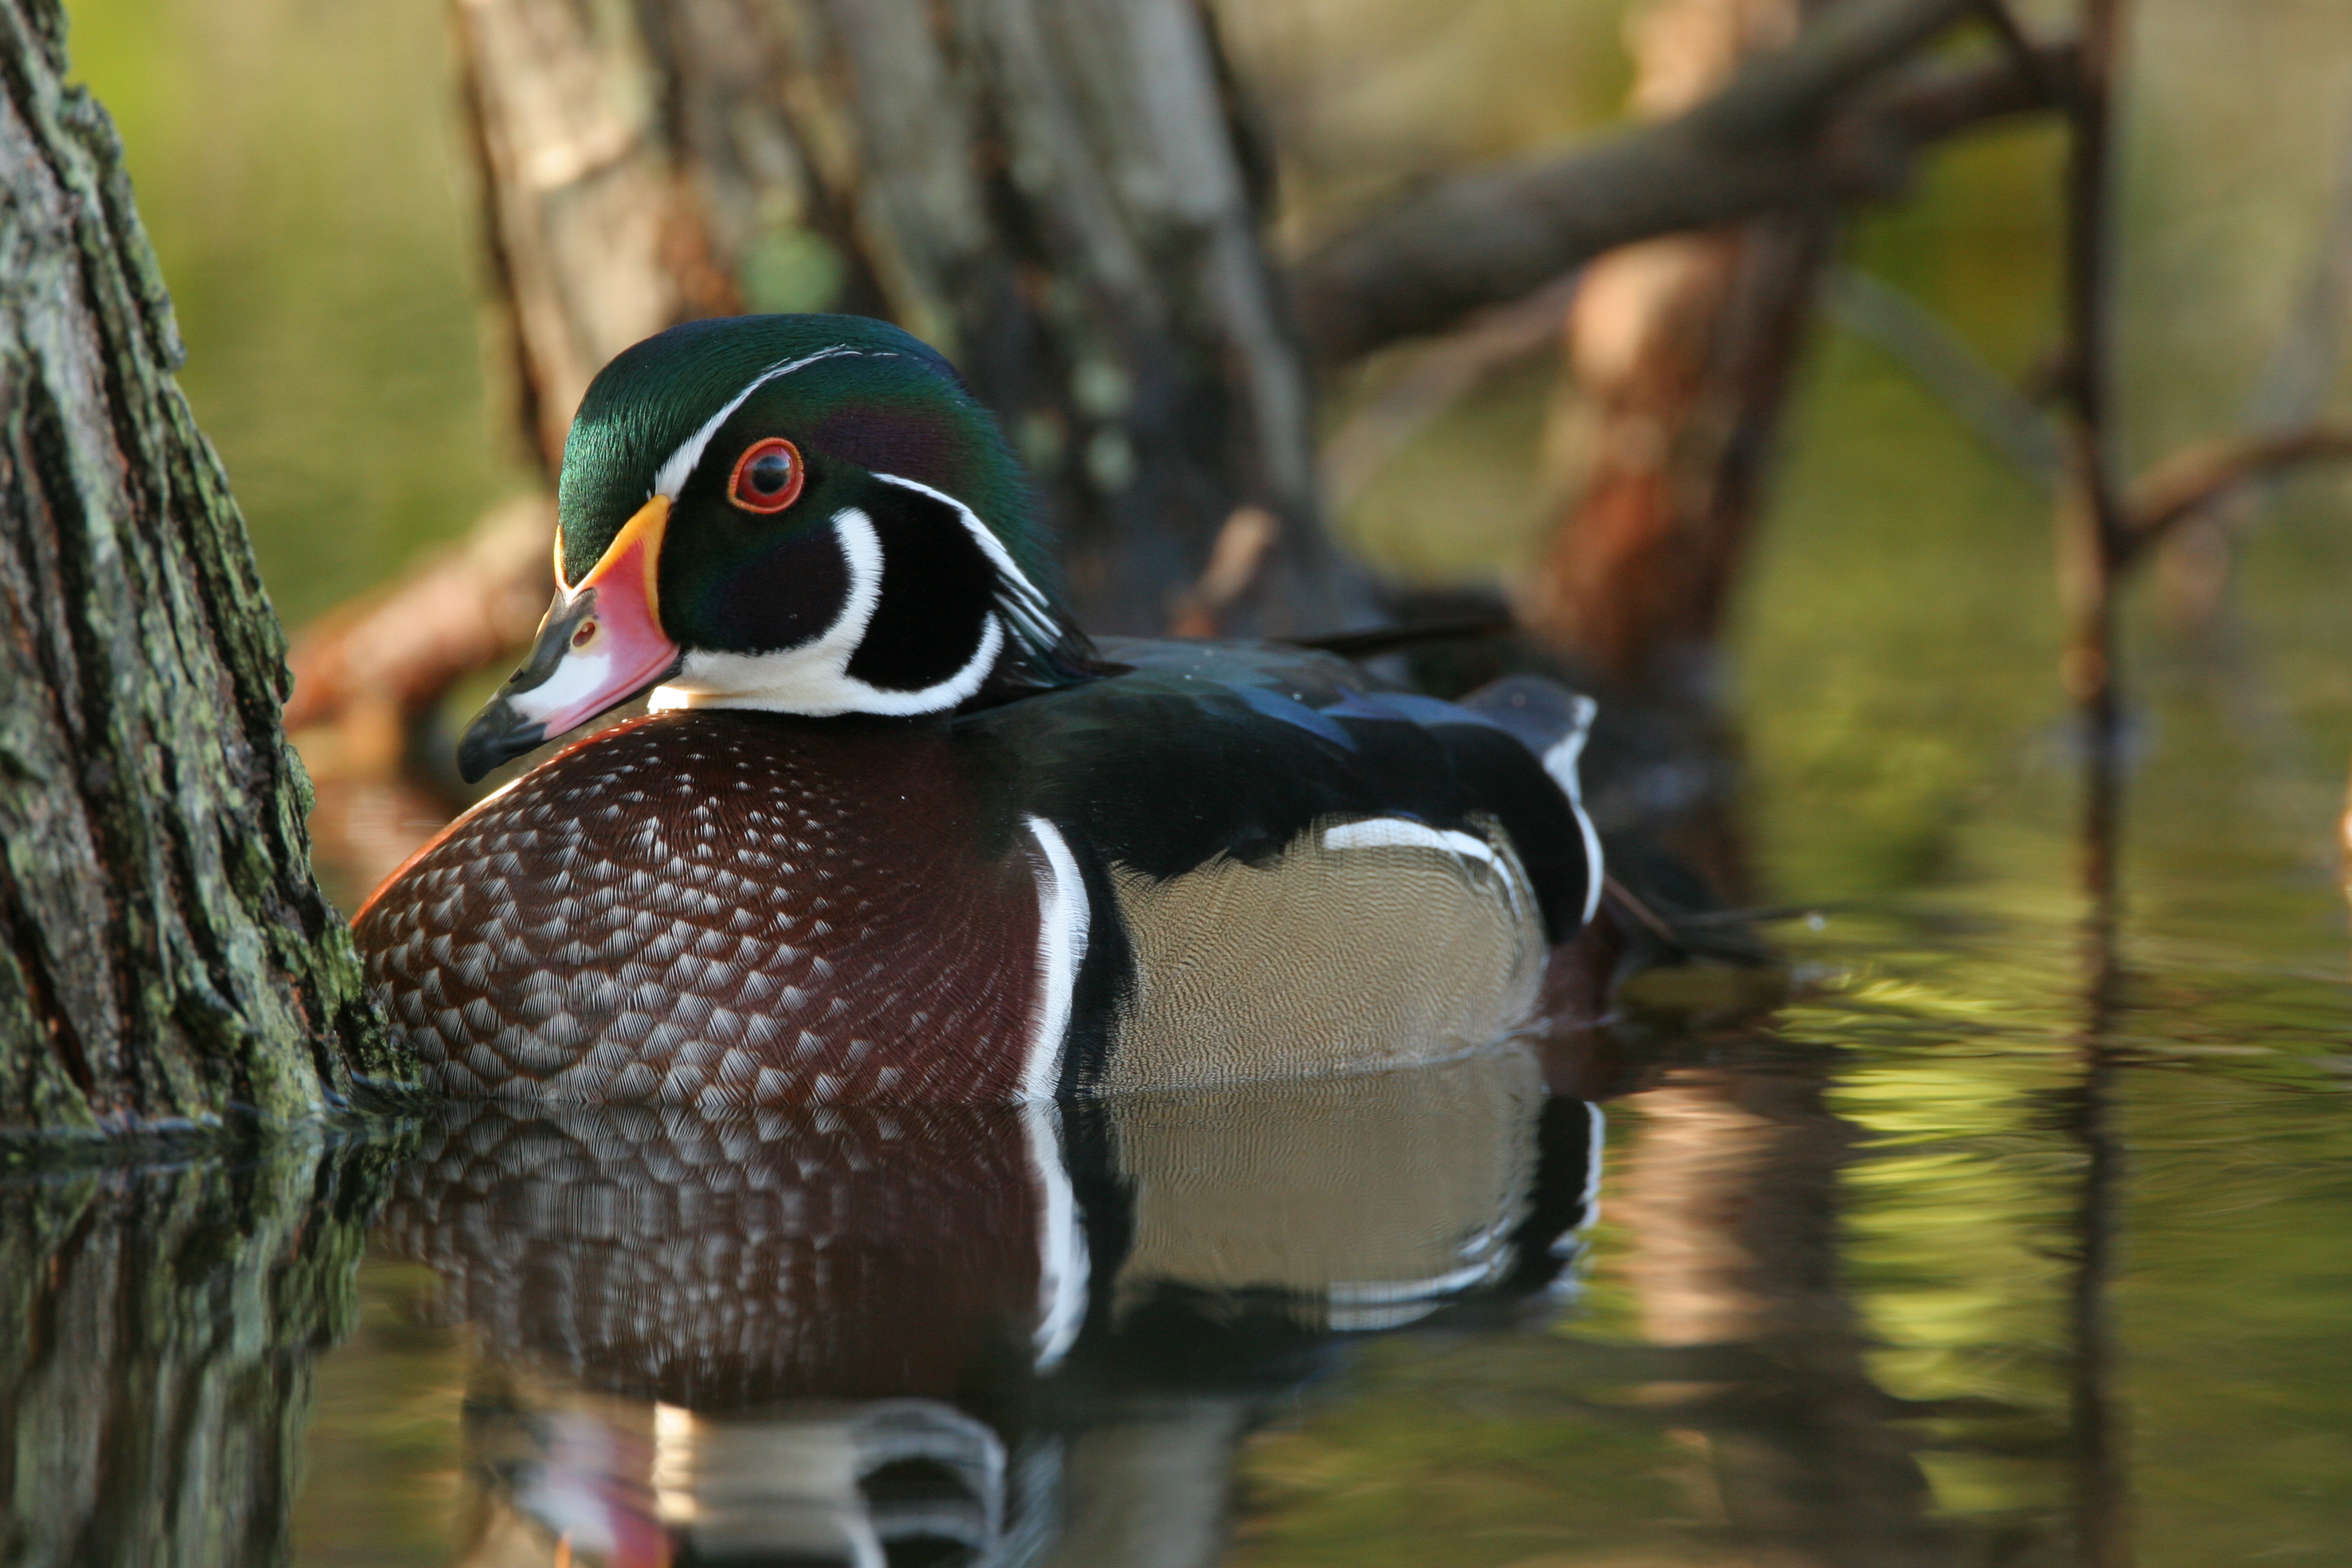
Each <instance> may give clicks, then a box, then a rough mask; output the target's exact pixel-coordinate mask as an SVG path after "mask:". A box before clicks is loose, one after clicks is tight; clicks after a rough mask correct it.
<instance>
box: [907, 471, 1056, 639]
mask: <svg viewBox="0 0 2352 1568" xmlns="http://www.w3.org/2000/svg"><path fill="white" fill-rule="evenodd" d="M874 477H875V478H876V479H880V480H881V481H882V482H883V483H884V484H887V485H897V486H898V488H899V489H907V490H912V491H914V492H915V493H916V494H917V495H924V496H929V497H930V498H931V499H932V500H935V501H939V502H940V503H942V504H944V505H945V506H947V507H949V508H950V509H951V510H953V511H954V512H955V514H956V516H957V517H958V518H959V519H961V521H962V522H963V526H964V531H965V532H967V533H969V534H971V538H972V542H973V543H975V544H977V545H979V546H980V549H981V553H982V554H983V555H985V556H987V557H988V559H989V563H990V564H991V565H993V566H994V567H995V568H996V574H997V576H998V577H999V578H1000V579H1002V580H1003V584H1004V594H1003V605H1004V608H1005V610H1006V612H1007V613H1008V614H1009V615H1011V616H1013V619H1014V620H1015V621H1016V622H1018V623H1019V629H1020V630H1021V631H1022V632H1024V634H1026V635H1027V637H1029V639H1030V640H1031V641H1032V642H1034V643H1037V644H1039V645H1040V646H1042V647H1051V646H1052V645H1053V644H1054V643H1055V642H1057V641H1059V640H1060V638H1061V635H1062V633H1061V628H1060V627H1059V626H1055V624H1054V614H1053V610H1052V609H1051V607H1050V606H1049V605H1048V604H1047V601H1046V598H1045V595H1044V594H1042V593H1040V592H1038V589H1037V584H1034V583H1032V582H1031V581H1029V577H1028V574H1026V573H1024V572H1023V571H1022V570H1021V568H1020V566H1019V565H1018V564H1017V563H1014V561H1013V552H1011V551H1009V550H1007V549H1005V548H1004V541H1003V540H1001V539H999V538H997V537H996V533H995V531H994V530H992V529H991V528H990V527H989V526H988V524H986V523H984V522H982V521H980V514H979V513H978V512H975V511H973V510H971V508H970V507H968V506H966V505H964V504H963V502H961V501H960V500H956V498H955V497H953V496H951V495H949V494H948V493H947V492H946V491H944V490H935V489H932V488H931V487H930V486H929V485H927V484H923V483H921V482H920V481H919V480H916V479H900V478H899V477H898V475H896V474H877V475H875V476H874Z"/></svg>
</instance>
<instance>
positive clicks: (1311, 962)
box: [354, 316, 1601, 1110]
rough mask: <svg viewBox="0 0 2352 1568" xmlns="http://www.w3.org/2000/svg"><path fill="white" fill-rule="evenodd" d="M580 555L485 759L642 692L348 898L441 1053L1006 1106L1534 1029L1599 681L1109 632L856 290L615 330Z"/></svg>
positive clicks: (511, 1086)
mask: <svg viewBox="0 0 2352 1568" xmlns="http://www.w3.org/2000/svg"><path fill="white" fill-rule="evenodd" d="M555 565H556V577H557V584H558V591H557V595H556V598H555V602H554V604H553V605H552V607H551V609H550V610H549V612H548V615H547V618H546V620H545V622H544V623H543V624H542V626H541V630H540V633H539V636H538V638H537V641H536V643H535V644H534V646H533V647H532V648H531V650H530V655H529V657H528V658H527V660H526V662H525V663H524V664H523V666H522V667H521V668H520V669H518V670H516V671H515V672H514V675H513V677H512V679H509V681H508V682H507V683H506V685H505V686H504V687H503V688H502V689H500V690H499V693H498V695H497V696H496V697H495V698H494V699H493V700H491V702H490V703H489V705H488V707H487V708H485V709H484V710H483V711H482V712H481V714H480V715H479V716H478V717H477V718H476V719H475V721H473V723H472V724H471V726H470V727H469V728H468V729H467V731H466V734H465V735H464V737H463V739H462V741H461V743H460V746H459V759H460V763H461V766H462V768H463V770H464V771H465V773H467V777H469V778H478V777H480V776H481V775H482V774H483V773H486V772H488V770H489V769H490V768H492V767H494V766H496V765H498V764H499V763H501V762H505V761H509V760H511V759H513V758H515V757H519V756H520V755H522V754H524V753H526V752H530V751H531V750H532V749H534V748H536V747H538V746H539V745H541V743H542V742H545V741H546V740H547V739H548V738H550V737H552V736H556V735H560V734H562V732H563V731H566V730H569V729H571V728H572V727H573V726H576V725H579V724H581V723H583V721H587V720H590V719H592V718H593V717H594V716H596V715H597V714H600V713H602V712H604V711H606V710H610V709H612V708H614V707H616V706H618V705H620V704H622V703H624V702H626V701H628V700H632V699H634V698H635V697H637V696H639V695H641V694H644V693H646V691H647V689H651V699H650V703H649V708H650V711H649V712H648V713H647V715H646V717H644V718H642V719H638V720H635V721H629V722H626V723H623V724H620V725H617V726H614V727H613V728H611V729H607V730H605V731H602V732H599V733H597V734H595V735H593V736H592V737H591V738H589V739H587V740H585V741H583V742H580V743H578V744H576V745H574V746H572V747H571V748H570V749H569V750H566V751H564V752H561V753H559V754H558V755H556V756H555V757H554V758H553V759H552V760H551V761H549V762H547V763H543V764H541V766H539V767H538V768H536V769H535V770H533V771H531V772H530V773H527V774H525V775H524V776H523V777H522V778H521V779H520V780H519V781H517V782H516V783H514V784H510V785H509V786H507V787H506V788H505V789H503V790H500V791H499V792H498V793H496V794H494V795H491V796H490V797H489V798H488V799H486V800H484V801H483V802H482V803H481V804H479V805H477V806H476V807H474V808H473V809H472V810H471V811H469V812H467V814H466V815H465V816H461V817H459V818H458V819H457V821H456V822H454V823H452V824H451V825H450V826H448V828H447V829H446V830H445V831H444V832H443V833H442V834H441V835H440V836H439V837H437V838H436V839H435V840H434V841H433V842H431V843H430V844H428V845H426V846H425V847H424V848H423V849H421V850H420V851H418V852H417V854H416V855H415V857H413V858H411V859H410V861H409V862H408V863H407V864H406V865H405V866H404V867H403V868H401V869H400V870H399V871H397V872H395V873H394V875H393V876H392V877H391V878H390V879H387V880H386V881H385V883H384V884H383V886H382V887H381V888H379V889H377V890H376V891H375V892H374V894H373V895H372V896H371V897H370V898H369V900H367V902H366V903H365V904H364V905H363V906H362V909H361V910H360V912H359V915H358V917H357V919H356V921H355V922H354V925H355V930H356V934H357V937H358V940H359V944H360V947H361V950H362V954H363V956H364V959H365V962H366V965H367V972H368V975H369V978H370V981H371V983H372V984H373V986H374V987H375V988H376V990H377V993H378V994H379V995H380V996H381V998H382V999H383V1003H384V1005H385V1006H386V1008H387V1010H388V1011H389V1013H390V1015H391V1016H392V1018H393V1019H394V1023H395V1025H396V1026H397V1027H398V1028H399V1029H400V1030H402V1031H403V1032H404V1034H405V1036H406V1037H407V1038H408V1040H409V1041H410V1042H411V1043H412V1044H413V1045H414V1046H415V1048H416V1050H417V1051H418V1053H419V1054H420V1057H421V1058H422V1060H423V1062H424V1064H425V1070H426V1072H427V1074H428V1075H429V1077H430V1078H431V1079H433V1080H434V1081H435V1082H436V1083H437V1084H438V1086H439V1087H440V1088H441V1089H444V1090H445V1091H446V1092H447V1093H450V1094H452V1095H457V1096H499V1097H509V1098H545V1099H552V1100H592V1101H616V1102H666V1103H680V1104H692V1105H695V1106H697V1107H699V1108H701V1109H703V1110H720V1109H741V1108H756V1107H766V1106H778V1105H809V1104H826V1103H853V1102H862V1103H886V1102H893V1101H897V1102H928V1103H949V1102H952V1103H975V1102H1007V1101H1024V1100H1049V1099H1055V1098H1068V1097H1075V1096H1083V1095H1087V1094H1091V1093H1096V1092H1100V1091H1105V1090H1113V1089H1141V1088H1168V1087H1177V1086H1185V1085H1198V1084H1209V1083H1221V1082H1233V1081H1241V1080H1248V1079H1271V1078H1284V1077H1300V1076H1316V1075H1320V1074H1325V1073H1332V1072H1345V1071H1360V1070H1367V1069H1372V1068H1382V1067H1388V1066H1394V1065H1399V1064H1402V1063H1406V1062H1412V1061H1419V1060H1426V1059H1432V1058H1439V1057H1443V1056H1444V1055H1447V1054H1456V1053H1459V1052H1460V1051H1462V1050H1464V1049H1465V1048H1475V1047H1478V1046H1480V1045H1483V1044H1486V1043H1489V1042H1492V1041H1494V1040H1496V1039H1497V1038H1500V1037H1505V1036H1507V1035H1508V1034H1510V1033H1511V1032H1513V1031H1514V1030H1517V1029H1520V1028H1523V1027H1525V1026H1528V1024H1529V1022H1530V1020H1531V1019H1533V1018H1534V1017H1535V1016H1537V1015H1538V1012H1539V1011H1540V1001H1541V997H1542V994H1543V990H1544V982H1545V974H1546V970H1547V965H1548V963H1550V961H1551V960H1552V958H1553V957H1554V956H1555V955H1556V954H1558V953H1559V952H1560V950H1561V949H1562V948H1563V946H1564V944H1566V943H1567V942H1569V941H1570V939H1571V938H1572V937H1573V936H1574V935H1575V934H1576V933H1577V931H1579V930H1580V927H1582V926H1583V925H1584V924H1585V923H1586V922H1587V921H1590V919H1591V915H1592V911H1593V908H1594V905H1595V902H1596V900H1597V899H1598V896H1599V891H1600V882H1601V866H1600V851H1599V845H1598V841H1597V839H1596V838H1595V837H1594V834H1593V830H1592V826H1591V823H1590V821H1589V820H1588V819H1587V818H1586V816H1585V815H1584V812H1583V809H1582V807H1581V805H1580V804H1579V800H1578V788H1577V777H1576V763H1577V756H1578V752H1579V750H1580V747H1581V745H1582V742H1583V736H1584V732H1585V728H1586V725H1587V723H1588V722H1589V721H1590V717H1591V703H1590V702H1589V701H1588V700H1585V699H1583V698H1581V697H1578V696H1574V695H1573V694H1571V693H1569V692H1567V691H1566V690H1564V689H1560V688H1559V687H1556V686H1552V685H1550V684H1549V683H1546V682H1542V681H1538V680H1534V679H1528V678H1517V679H1513V680H1512V681H1509V682H1507V683H1504V684H1502V685H1499V686H1497V687H1494V688H1489V689H1486V690H1483V691H1481V692H1479V693H1475V694H1474V695H1473V696H1472V697H1471V698H1470V699H1468V700H1465V703H1463V704H1462V705H1458V706H1457V705H1454V704H1449V703H1444V702H1439V701H1436V700H1432V699H1428V698H1424V697H1421V696H1417V695H1413V694H1411V693H1407V692H1402V691H1394V690H1388V689H1382V688H1381V686H1380V684H1379V683H1377V682H1375V681H1373V680H1371V679H1368V678H1367V677H1366V676H1365V675H1364V674H1363V673H1362V672H1360V670H1359V669H1357V668H1355V667H1354V666H1352V665H1350V664H1349V663H1347V662H1346V661H1344V660H1341V659H1339V658H1334V657H1332V656H1329V655H1327V654H1320V653H1315V652H1311V651H1307V650H1305V649H1301V648H1295V647H1274V646H1265V645H1241V644H1232V643H1207V642H1181V641H1140V640H1135V641H1130V640H1118V641H1112V640H1106V641H1105V642H1104V643H1103V644H1102V645H1101V646H1100V647H1099V649H1097V647H1094V646H1093V645H1091V644H1089V642H1088V641H1087V639H1086V637H1084V636H1083V635H1082V634H1081V633H1080V632H1079V631H1078V630H1077V628H1076V626H1074V625H1073V624H1072V622H1071V620H1070V618H1069V616H1068V615H1067V613H1066V610H1065V609H1064V607H1063V606H1062V605H1061V604H1060V603H1059V601H1058V600H1057V598H1056V597H1055V594H1054V592H1053V591H1052V588H1051V586H1050V579H1049V577H1048V575H1047V573H1046V570H1045V563H1044V561H1043V559H1042V554H1041V543H1040V540H1039V538H1038V535H1037V532H1036V531H1035V530H1034V527H1033V526H1032V524H1031V522H1030V521H1029V517H1028V513H1027V510H1026V500H1025V489H1024V477H1023V475H1022V473H1021V471H1020V468H1019V466H1018V464H1017V463H1016V461H1015V460H1014V458H1013V456H1012V453H1011V451H1010V450H1009V448H1008V447H1007V446H1006V444H1005V442H1004V440H1003V437H1002V436H1001V434H1000V433H999V431H998V429H997V427H996V426H995V424H994V422H993V420H992V418H991V417H990V416H989V415H988V414H987V413H986V411H985V410H983V409H982V407H981V406H980V405H978V404H977V403H976V402H975V401H974V400H973V399H972V397H971V395H970V394H969V393H968V392H967V391H966V390H965V389H964V387H963V385H962V384H961V382H960V380H959V379H958V378H957V376H956V374H955V372H954V371H953V370H952V369H951V368H950V366H949V365H948V364H947V363H946V362H945V361H944V360H943V359H941V358H940V356H939V355H938V354H937V353H934V352H933V351H932V350H930V349H929V348H928V347H926V346H925V345H923V344H922V343H920V342H918V341H917V340H915V339H914V338H912V337H910V336H908V334H906V333H905V332H902V331H898V330H897V329H896V328H893V327H890V326H887V325H886V324H884V323H881V322H878V321H866V320H863V319H860V318H855V317H842V316H751V317H739V318H733V319H727V320H718V321H698V322H694V323H691V324H688V325H686V326H681V327H677V328H673V329H671V330H670V331H666V332H663V333H661V334H660V335H658V336H656V337H653V338H650V339H647V340H646V342H641V343H639V344H637V345H636V346H635V347H634V348H631V349H629V350H628V351H626V352H625V353H623V354H621V355H620V356H619V357H618V358H616V359H615V360H614V361H613V363H611V364H609V365H607V366H606V367H605V368H604V371H603V372H602V373H601V374H599V375H598V376H597V377H596V379H595V381H594V383H593V384H592V385H591V386H590V388H589V390H588V393H587V395H586V396H585V397H584V398H583V401H582V404H581V407H580V411H579V414H578V416H576V418H575V419H574V422H573V424H572V431H571V434H570V437H569V439H568V441H567V443H566V446H565V450H564V459H563V469H562V482H561V489H560V499H559V504H558V528H557V533H556V539H555ZM1554 967H1555V969H1556V968H1557V967H1558V966H1557V965H1555V966H1554Z"/></svg>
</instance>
